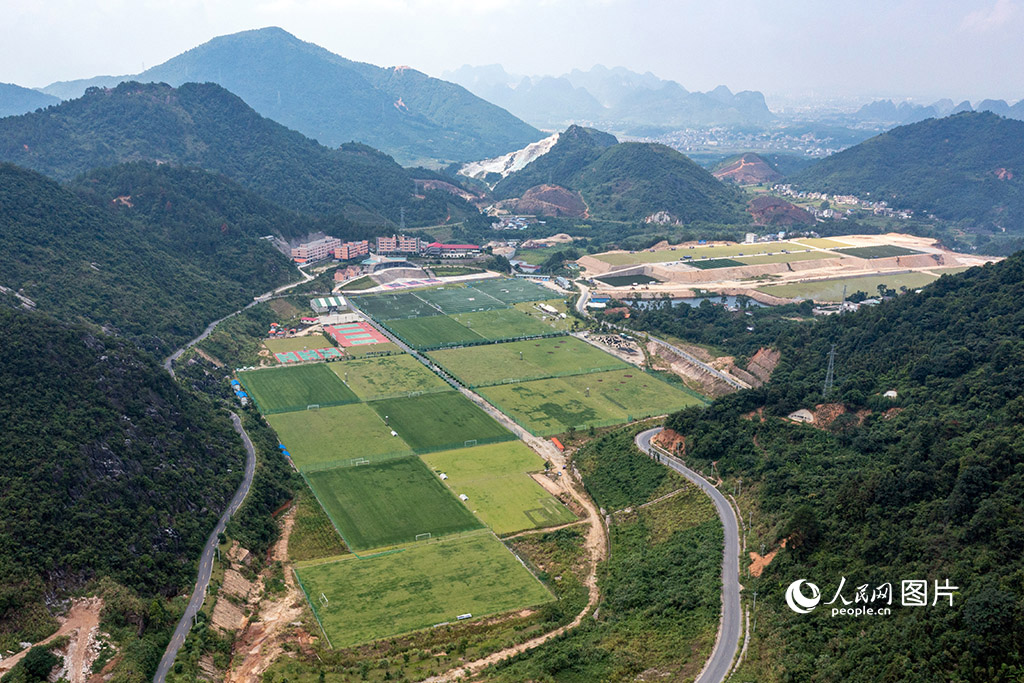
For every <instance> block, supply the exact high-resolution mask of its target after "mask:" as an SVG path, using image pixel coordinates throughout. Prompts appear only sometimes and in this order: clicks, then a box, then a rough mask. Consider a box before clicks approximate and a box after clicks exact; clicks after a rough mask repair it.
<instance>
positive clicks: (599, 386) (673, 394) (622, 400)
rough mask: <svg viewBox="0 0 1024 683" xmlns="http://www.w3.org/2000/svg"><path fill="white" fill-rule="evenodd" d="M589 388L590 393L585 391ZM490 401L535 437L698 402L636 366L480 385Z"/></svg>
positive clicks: (673, 409) (608, 422)
mask: <svg viewBox="0 0 1024 683" xmlns="http://www.w3.org/2000/svg"><path fill="white" fill-rule="evenodd" d="M588 389H589V394H590V395H589V396H588V395H587V391H588ZM480 393H481V395H483V396H484V397H485V398H486V399H487V400H488V401H490V402H491V403H492V404H493V405H495V406H496V407H498V408H499V409H500V410H501V411H502V412H504V413H505V414H506V415H509V416H510V417H512V418H513V419H515V421H516V422H518V423H519V424H520V425H522V426H523V427H525V428H526V429H528V430H530V431H531V432H533V433H534V434H536V435H539V436H550V435H552V434H559V433H561V432H564V431H566V430H568V429H569V427H575V428H577V429H578V428H582V427H589V426H606V425H612V424H618V423H621V422H626V421H628V420H629V419H637V418H641V417H647V416H651V415H661V414H664V413H670V412H673V411H676V410H679V409H681V408H684V407H686V406H690V405H699V404H700V403H702V401H701V400H700V399H699V398H697V396H695V395H693V394H689V393H687V392H684V391H682V390H680V389H677V388H676V387H673V386H672V385H670V384H666V383H665V382H662V381H661V380H659V379H657V378H655V377H652V376H650V375H647V374H645V373H643V372H640V371H639V370H617V371H613V372H598V373H593V374H587V375H573V376H570V377H560V378H557V379H545V380H538V381H533V382H522V383H519V384H501V385H496V386H490V387H484V388H482V389H480Z"/></svg>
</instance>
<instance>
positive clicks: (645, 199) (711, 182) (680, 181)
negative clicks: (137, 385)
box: [494, 126, 745, 224]
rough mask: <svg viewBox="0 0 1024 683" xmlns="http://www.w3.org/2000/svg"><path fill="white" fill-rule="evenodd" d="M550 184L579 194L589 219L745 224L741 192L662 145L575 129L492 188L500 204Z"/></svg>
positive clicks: (576, 127) (573, 127)
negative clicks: (658, 215) (662, 214)
mask: <svg viewBox="0 0 1024 683" xmlns="http://www.w3.org/2000/svg"><path fill="white" fill-rule="evenodd" d="M545 183H552V184H555V185H561V186H562V187H566V188H568V189H570V190H578V191H579V192H580V193H581V194H582V195H583V199H584V200H585V201H586V203H587V205H588V207H589V210H590V215H591V216H592V217H595V218H604V219H608V220H617V221H635V220H640V219H643V218H645V217H647V216H649V215H651V214H653V213H655V212H658V211H666V212H668V213H669V214H671V216H672V217H673V219H676V220H679V221H680V222H682V223H684V224H685V223H691V222H694V221H705V222H714V223H740V222H743V221H744V220H745V217H744V216H743V212H742V203H741V201H740V195H739V193H738V192H737V191H736V190H735V189H734V188H731V187H727V186H726V185H725V184H723V183H721V182H719V181H718V180H717V179H715V177H714V176H712V175H711V174H710V173H708V172H707V171H706V170H704V169H702V168H701V167H700V166H698V165H697V164H695V163H694V162H693V161H691V160H690V159H688V158H687V157H686V156H684V155H683V154H680V153H679V152H677V151H675V150H673V149H670V148H668V147H666V146H664V145H658V144H650V143H637V142H627V143H619V142H618V141H617V140H616V139H615V138H614V137H613V136H611V135H608V134H607V133H601V132H599V131H594V130H591V129H587V128H581V127H579V126H571V127H570V128H569V129H568V130H566V131H565V133H563V134H562V135H561V137H559V139H558V142H557V143H556V144H555V146H554V147H552V148H551V150H550V151H549V152H548V153H547V154H545V155H543V156H540V157H538V158H537V159H535V160H534V161H533V162H531V163H530V164H529V165H527V166H526V167H525V168H523V169H522V170H520V171H518V172H516V173H513V174H511V175H509V176H508V177H507V178H505V179H504V180H502V181H501V182H499V183H498V184H497V185H496V186H495V188H494V194H495V196H497V197H498V198H500V199H504V198H509V197H517V196H521V195H522V193H524V192H525V191H526V190H528V189H529V188H531V187H534V186H536V185H541V184H545Z"/></svg>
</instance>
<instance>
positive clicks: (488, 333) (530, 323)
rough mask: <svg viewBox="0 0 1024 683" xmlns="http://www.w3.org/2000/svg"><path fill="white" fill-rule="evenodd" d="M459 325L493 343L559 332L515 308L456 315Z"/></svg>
mask: <svg viewBox="0 0 1024 683" xmlns="http://www.w3.org/2000/svg"><path fill="white" fill-rule="evenodd" d="M452 318H454V319H455V320H456V321H457V322H458V323H459V324H461V325H462V326H463V327H466V328H468V329H470V330H472V331H473V332H475V333H477V334H479V335H480V336H482V337H485V338H487V339H490V340H491V341H501V340H502V339H516V338H520V337H537V336H541V335H545V334H554V333H555V332H556V331H557V330H555V329H554V328H552V327H550V326H548V325H545V324H544V323H542V322H541V321H540V320H537V319H536V318H533V317H531V316H529V315H527V314H525V313H523V312H522V311H517V310H516V309H514V308H496V309H494V310H490V311H479V312H476V313H456V314H455V315H453V316H452Z"/></svg>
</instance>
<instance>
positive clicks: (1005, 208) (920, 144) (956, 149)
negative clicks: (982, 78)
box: [789, 112, 1024, 236]
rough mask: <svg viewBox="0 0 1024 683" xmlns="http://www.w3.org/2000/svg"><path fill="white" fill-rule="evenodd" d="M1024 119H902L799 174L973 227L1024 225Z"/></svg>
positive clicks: (815, 184) (818, 186)
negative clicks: (898, 124)
mask: <svg viewBox="0 0 1024 683" xmlns="http://www.w3.org/2000/svg"><path fill="white" fill-rule="evenodd" d="M1022 167H1024V122H1021V121H1014V120H1012V119H1004V118H1000V117H998V116H996V115H995V114H991V113H974V112H964V113H961V114H956V115H954V116H949V117H947V118H944V119H928V120H927V121H921V122H920V123H914V124H911V125H909V126H901V127H899V128H895V129H893V130H891V131H889V132H887V133H883V134H882V135H879V136H877V137H874V138H871V139H870V140H867V141H866V142H862V143H860V144H859V145H857V146H855V147H851V148H850V149H847V150H844V151H842V152H839V153H838V154H833V155H832V156H830V157H828V158H827V159H823V160H822V161H820V162H818V163H816V164H814V165H813V166H810V167H808V168H806V169H804V170H803V171H800V172H798V173H796V174H795V175H793V176H791V177H790V178H789V180H791V181H792V182H793V183H794V184H796V185H798V186H799V187H802V188H806V189H808V190H818V191H825V192H835V193H852V194H855V195H857V196H859V197H864V198H867V197H868V195H869V194H870V198H871V199H873V200H884V201H887V202H888V203H889V205H890V206H893V207H897V208H908V209H913V210H914V211H916V212H918V213H921V214H934V215H935V216H937V217H939V218H941V219H945V220H948V221H954V222H957V223H958V224H959V227H962V228H964V229H966V230H968V231H975V230H977V229H982V231H983V232H988V233H992V232H998V231H1000V229H1006V230H1008V231H1011V232H1014V233H1017V235H1018V236H1019V235H1020V233H1022V232H1024V175H1022V172H1021V169H1022Z"/></svg>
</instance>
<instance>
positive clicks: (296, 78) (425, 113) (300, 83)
mask: <svg viewBox="0 0 1024 683" xmlns="http://www.w3.org/2000/svg"><path fill="white" fill-rule="evenodd" d="M122 80H125V79H122ZM130 80H137V81H141V82H146V83H148V82H157V83H161V82H162V83H169V84H170V85H173V86H180V85H182V84H184V83H187V82H195V83H204V82H209V83H217V84H219V85H221V86H223V87H225V88H227V89H228V90H230V91H231V92H233V93H235V94H237V95H238V96H239V97H241V98H242V99H243V100H245V101H246V102H247V103H248V104H249V105H250V106H251V107H252V108H253V109H255V110H256V111H258V112H259V113H260V114H262V115H263V116H266V117H268V118H271V119H273V120H274V121H277V122H279V123H282V124H284V125H285V126H287V127H289V128H292V129H294V130H297V131H299V132H301V133H302V134H303V135H306V136H308V137H311V138H314V139H316V140H319V141H320V142H321V143H322V144H324V145H327V146H329V147H338V146H339V145H341V144H343V143H347V142H350V141H353V140H354V141H357V142H361V143H364V144H367V145H370V146H371V147H374V148H377V149H381V150H384V151H385V152H386V153H388V154H390V155H392V156H394V157H395V158H396V159H398V160H399V161H400V162H401V163H403V164H406V165H412V164H419V163H432V164H442V163H443V162H452V161H472V160H474V159H485V158H488V157H492V156H498V155H501V154H504V153H506V152H510V151H512V150H514V149H519V148H521V147H524V146H525V145H527V144H529V143H531V142H534V141H535V140H539V139H540V138H541V137H542V135H541V133H540V131H538V130H537V129H535V128H533V127H532V126H529V125H527V124H526V123H523V122H522V121H520V120H519V119H517V118H516V117H514V116H512V115H511V114H509V113H508V112H507V111H505V110H504V109H501V108H500V107H497V106H495V105H493V104H491V103H490V102H487V101H485V100H482V99H480V98H479V97H477V96H475V95H473V94H471V93H470V92H469V91H467V90H465V89H464V88H462V87H461V86H458V85H455V84H453V83H448V82H446V81H442V80H439V79H436V78H430V77H429V76H427V75H425V74H423V73H421V72H419V71H416V70H415V69H411V68H408V67H393V68H381V67H378V66H374V65H372V64H364V63H360V62H354V61H350V60H348V59H345V58H343V57H340V56H338V55H336V54H334V53H332V52H329V51H327V50H325V49H323V48H322V47H319V46H317V45H314V44H312V43H307V42H304V41H301V40H299V39H298V38H296V37H295V36H293V35H291V34H290V33H288V32H286V31H283V30H282V29H280V28H275V27H269V28H263V29H259V30H253V31H243V32H241V33H235V34H232V35H226V36H219V37H217V38H214V39H213V40H211V41H209V42H207V43H204V44H202V45H200V46H198V47H196V48H193V49H191V50H188V51H187V52H184V53H183V54H180V55H178V56H177V57H174V58H172V59H170V60H168V61H167V62H164V63H163V64H160V65H159V66H155V67H153V68H151V69H148V70H146V71H144V72H143V73H141V74H139V75H137V76H134V77H131V78H130ZM82 91H83V92H84V88H83V89H82Z"/></svg>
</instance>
